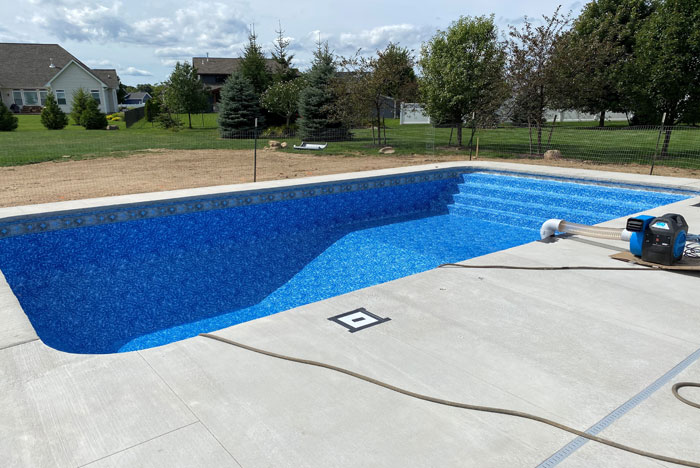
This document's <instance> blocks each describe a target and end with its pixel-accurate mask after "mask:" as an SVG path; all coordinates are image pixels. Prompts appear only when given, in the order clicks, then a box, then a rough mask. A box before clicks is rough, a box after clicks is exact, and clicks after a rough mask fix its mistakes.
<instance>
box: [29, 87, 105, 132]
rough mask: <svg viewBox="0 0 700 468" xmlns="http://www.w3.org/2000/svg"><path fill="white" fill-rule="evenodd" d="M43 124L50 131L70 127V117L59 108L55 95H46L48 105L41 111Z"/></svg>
mask: <svg viewBox="0 0 700 468" xmlns="http://www.w3.org/2000/svg"><path fill="white" fill-rule="evenodd" d="M93 100H94V99H93ZM41 124H42V125H43V126H44V127H46V128H47V129H49V130H61V129H62V128H64V127H65V126H66V125H68V116H67V115H66V113H65V112H63V111H62V110H61V108H60V107H59V106H58V103H57V102H56V98H55V97H54V95H53V93H47V95H46V105H45V106H44V108H43V109H42V110H41Z"/></svg>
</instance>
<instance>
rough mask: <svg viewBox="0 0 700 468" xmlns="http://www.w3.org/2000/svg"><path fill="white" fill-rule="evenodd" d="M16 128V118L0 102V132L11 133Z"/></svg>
mask: <svg viewBox="0 0 700 468" xmlns="http://www.w3.org/2000/svg"><path fill="white" fill-rule="evenodd" d="M16 128H17V117H15V116H14V115H12V112H10V109H8V108H7V106H6V105H5V104H4V103H3V102H2V101H0V132H11V131H12V130H14V129H16Z"/></svg>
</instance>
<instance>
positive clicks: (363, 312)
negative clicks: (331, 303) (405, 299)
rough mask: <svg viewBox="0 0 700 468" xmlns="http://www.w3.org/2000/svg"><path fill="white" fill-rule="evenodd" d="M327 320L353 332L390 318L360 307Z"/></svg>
mask: <svg viewBox="0 0 700 468" xmlns="http://www.w3.org/2000/svg"><path fill="white" fill-rule="evenodd" d="M328 320H330V321H332V322H335V323H337V324H338V325H342V326H344V327H345V328H347V329H348V331H349V332H350V333H355V332H356V331H360V330H364V329H365V328H369V327H372V326H374V325H379V324H380V323H384V322H388V321H389V320H391V319H390V318H389V317H386V318H382V317H379V316H378V315H374V314H373V313H372V312H369V311H368V310H367V309H365V308H364V307H360V308H359V309H355V310H351V311H350V312H345V313H344V314H340V315H336V316H335V317H330V318H329V319H328Z"/></svg>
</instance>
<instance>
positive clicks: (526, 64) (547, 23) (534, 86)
mask: <svg viewBox="0 0 700 468" xmlns="http://www.w3.org/2000/svg"><path fill="white" fill-rule="evenodd" d="M542 18H543V20H544V21H543V24H542V25H540V26H535V25H533V24H532V22H530V20H529V19H528V18H525V22H524V24H523V26H522V27H521V28H520V29H517V28H515V27H513V26H511V27H510V32H509V40H508V54H509V60H508V75H507V76H508V80H509V84H510V86H511V89H512V90H513V97H514V101H513V102H515V103H518V104H519V105H520V106H522V107H521V109H520V110H521V111H522V112H523V113H524V115H525V117H526V118H527V120H528V122H532V123H534V124H535V127H536V129H537V151H538V153H542V124H543V123H544V121H545V118H544V111H545V109H551V108H552V107H553V104H555V103H556V101H557V98H558V97H559V94H558V92H557V91H558V82H557V75H558V71H557V69H556V67H555V66H554V64H555V62H554V61H553V56H554V51H555V45H556V43H557V41H558V40H559V38H560V37H561V35H562V34H563V33H564V31H565V30H566V28H567V27H568V24H569V17H568V16H563V15H561V14H560V13H559V8H557V9H556V10H555V11H554V14H553V15H552V16H546V15H543V17H542Z"/></svg>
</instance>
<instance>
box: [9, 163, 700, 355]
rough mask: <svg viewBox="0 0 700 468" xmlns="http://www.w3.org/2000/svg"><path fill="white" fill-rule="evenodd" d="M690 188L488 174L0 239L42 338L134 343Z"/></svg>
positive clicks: (78, 343) (663, 200)
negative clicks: (553, 220) (553, 221)
mask: <svg viewBox="0 0 700 468" xmlns="http://www.w3.org/2000/svg"><path fill="white" fill-rule="evenodd" d="M685 198H688V197H687V196H685V195H679V194H672V193H661V192H652V191H645V190H632V189H624V188H613V187H603V186H597V185H587V184H577V183H571V182H559V181H551V180H541V179H533V178H524V177H513V176H508V175H498V174H489V173H468V174H464V175H462V176H461V177H459V178H457V179H454V178H452V179H443V180H434V181H429V182H421V183H414V184H407V185H400V186H393V187H385V188H376V189H370V190H361V191H354V192H348V193H340V194H333V195H324V196H316V197H310V198H303V199H295V200H287V201H279V202H273V203H266V204H259V205H252V206H240V207H234V208H227V209H220V210H214V211H207V212H197V213H189V214H181V215H174V216H168V217H160V218H154V219H144V220H136V221H129V222H120V223H113V224H105V225H99V226H90V227H81V228H79V229H64V230H58V231H52V232H44V233H37V234H26V235H20V236H16V237H9V238H6V239H2V240H0V270H2V272H3V273H4V274H5V276H6V278H7V280H8V282H9V284H10V286H11V288H12V290H13V291H14V293H15V295H16V296H17V297H18V299H19V301H20V303H21V305H22V307H23V309H24V311H25V312H26V314H27V315H28V317H29V318H30V320H31V322H32V324H33V326H34V328H35V329H36V331H37V333H38V334H39V336H40V338H41V339H42V340H43V341H44V342H45V343H46V344H47V345H49V346H52V347H54V348H56V349H59V350H63V351H68V352H75V353H112V352H121V351H131V350H137V349H143V348H149V347H153V346H158V345H162V344H165V343H169V342H172V341H177V340H180V339H184V338H187V337H190V336H194V335H196V334H198V333H201V332H205V331H212V330H216V329H220V328H224V327H227V326H231V325H235V324H237V323H241V322H245V321H248V320H252V319H255V318H258V317H263V316H266V315H270V314H274V313H276V312H280V311H283V310H286V309H290V308H292V307H296V306H300V305H303V304H308V303H310V302H314V301H318V300H321V299H325V298H329V297H332V296H336V295H338V294H343V293H346V292H349V291H353V290H356V289H359V288H364V287H367V286H372V285H375V284H379V283H382V282H386V281H390V280H394V279H397V278H401V277H403V276H407V275H411V274H414V273H418V272H421V271H425V270H428V269H431V268H434V267H436V266H438V265H440V264H442V263H447V262H457V261H461V260H465V259H468V258H472V257H476V256H480V255H484V254H487V253H491V252H494V251H498V250H502V249H505V248H509V247H513V246H516V245H520V244H524V243H527V242H530V241H533V240H536V239H538V238H539V227H540V225H541V224H542V222H543V221H545V220H546V219H549V218H562V219H566V220H569V221H573V222H580V223H586V224H595V223H599V222H602V221H605V220H608V219H613V218H617V217H621V216H625V215H627V214H631V213H635V212H638V211H642V210H646V209H649V208H652V207H656V206H660V205H664V204H668V203H672V202H676V201H679V200H682V199H685Z"/></svg>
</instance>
